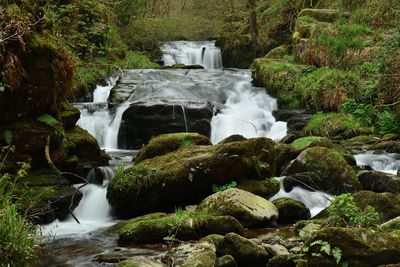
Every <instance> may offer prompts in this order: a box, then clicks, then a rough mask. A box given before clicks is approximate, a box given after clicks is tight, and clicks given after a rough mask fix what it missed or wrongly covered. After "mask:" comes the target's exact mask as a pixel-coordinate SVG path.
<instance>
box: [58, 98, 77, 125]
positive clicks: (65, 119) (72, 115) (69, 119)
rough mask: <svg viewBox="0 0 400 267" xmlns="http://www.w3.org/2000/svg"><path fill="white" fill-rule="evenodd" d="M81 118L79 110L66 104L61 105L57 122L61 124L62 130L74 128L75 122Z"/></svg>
mask: <svg viewBox="0 0 400 267" xmlns="http://www.w3.org/2000/svg"><path fill="white" fill-rule="evenodd" d="M80 117H81V112H80V111H79V109H77V108H76V107H74V106H73V105H72V104H70V103H68V102H64V103H63V104H62V109H61V112H60V113H59V114H58V118H59V120H60V121H61V122H62V124H63V126H64V129H72V128H74V126H75V124H76V122H77V121H78V120H79V118H80Z"/></svg>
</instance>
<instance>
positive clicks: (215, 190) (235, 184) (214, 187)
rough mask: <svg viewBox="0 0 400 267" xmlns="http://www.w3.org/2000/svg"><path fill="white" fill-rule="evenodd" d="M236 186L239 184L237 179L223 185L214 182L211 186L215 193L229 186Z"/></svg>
mask: <svg viewBox="0 0 400 267" xmlns="http://www.w3.org/2000/svg"><path fill="white" fill-rule="evenodd" d="M236 186H237V182H236V181H232V182H231V183H230V184H224V185H221V186H218V185H215V184H213V185H211V188H212V191H213V192H214V193H218V192H221V191H225V190H227V189H229V188H234V187H236Z"/></svg>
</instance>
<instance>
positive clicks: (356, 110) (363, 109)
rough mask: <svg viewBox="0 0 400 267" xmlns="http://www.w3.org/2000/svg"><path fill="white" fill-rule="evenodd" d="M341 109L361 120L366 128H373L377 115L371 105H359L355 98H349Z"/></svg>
mask: <svg viewBox="0 0 400 267" xmlns="http://www.w3.org/2000/svg"><path fill="white" fill-rule="evenodd" d="M341 108H342V110H343V111H344V112H345V113H348V114H352V115H354V116H356V117H357V118H359V120H360V121H361V123H362V124H363V125H364V126H371V125H372V123H373V121H374V119H375V116H376V113H377V111H376V109H374V108H373V107H372V105H371V104H362V103H361V104H358V103H357V102H356V101H355V100H354V99H353V98H349V99H348V100H347V101H346V102H345V103H343V104H342V106H341Z"/></svg>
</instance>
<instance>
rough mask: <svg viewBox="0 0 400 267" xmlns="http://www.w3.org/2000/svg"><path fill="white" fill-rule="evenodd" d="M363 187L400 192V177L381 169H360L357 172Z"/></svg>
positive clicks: (371, 189) (375, 190) (377, 190)
mask: <svg viewBox="0 0 400 267" xmlns="http://www.w3.org/2000/svg"><path fill="white" fill-rule="evenodd" d="M357 178H358V180H359V181H360V183H361V185H362V186H363V189H365V190H370V191H374V192H378V193H382V192H391V193H394V194H399V193H400V177H399V176H397V175H394V174H389V173H384V172H380V171H360V172H359V173H358V174H357Z"/></svg>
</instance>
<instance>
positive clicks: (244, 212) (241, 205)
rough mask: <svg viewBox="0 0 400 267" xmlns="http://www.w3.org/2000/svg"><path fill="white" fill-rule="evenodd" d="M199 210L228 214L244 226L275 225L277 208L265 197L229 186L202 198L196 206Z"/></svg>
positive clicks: (213, 213)
mask: <svg viewBox="0 0 400 267" xmlns="http://www.w3.org/2000/svg"><path fill="white" fill-rule="evenodd" d="M197 210H198V211H199V212H205V213H208V214H212V215H230V216H233V217H235V218H236V219H238V220H239V221H240V222H241V223H242V225H243V226H244V227H271V226H273V227H274V226H276V219H277V217H278V210H277V208H276V207H275V206H274V204H272V203H271V202H269V201H268V200H266V199H265V198H262V197H259V196H256V195H254V194H252V193H250V192H247V191H244V190H241V189H237V188H231V189H228V190H225V191H222V192H218V193H215V194H213V195H211V196H209V197H207V198H206V199H204V200H203V201H202V202H201V203H200V205H199V206H198V207H197Z"/></svg>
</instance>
